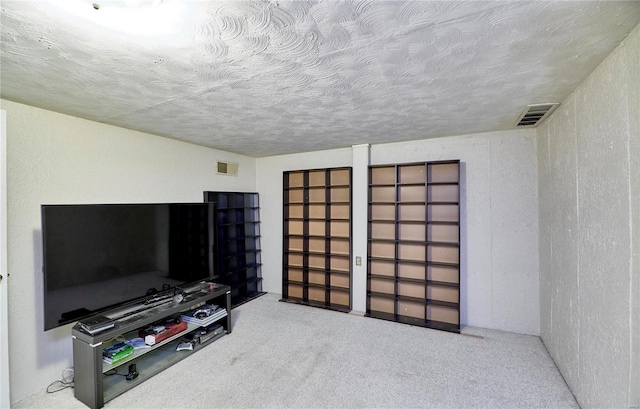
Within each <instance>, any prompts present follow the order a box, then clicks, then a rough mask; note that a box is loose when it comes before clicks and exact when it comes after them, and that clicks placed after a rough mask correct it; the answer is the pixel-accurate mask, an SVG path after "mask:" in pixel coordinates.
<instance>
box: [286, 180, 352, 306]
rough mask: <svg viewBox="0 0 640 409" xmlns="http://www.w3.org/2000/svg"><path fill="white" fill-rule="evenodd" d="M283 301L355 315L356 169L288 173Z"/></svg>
mask: <svg viewBox="0 0 640 409" xmlns="http://www.w3.org/2000/svg"><path fill="white" fill-rule="evenodd" d="M283 186H284V198H283V199H284V202H283V203H284V226H283V227H284V228H283V231H284V240H283V282H282V301H288V302H295V303H300V304H305V305H310V306H316V307H322V308H328V309H333V310H337V311H343V312H346V311H350V310H351V263H350V260H351V168H331V169H314V170H300V171H290V172H284V185H283Z"/></svg>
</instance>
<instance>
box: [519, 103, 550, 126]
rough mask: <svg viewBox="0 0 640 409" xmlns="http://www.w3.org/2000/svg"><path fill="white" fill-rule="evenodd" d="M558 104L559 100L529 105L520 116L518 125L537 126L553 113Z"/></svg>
mask: <svg viewBox="0 0 640 409" xmlns="http://www.w3.org/2000/svg"><path fill="white" fill-rule="evenodd" d="M558 105H560V104H559V103H557V102H554V103H550V104H533V105H527V106H526V107H525V108H524V111H522V113H521V114H520V116H519V117H518V120H517V121H516V126H536V125H538V124H539V123H540V122H541V121H542V120H543V119H545V118H546V117H548V116H549V115H551V113H552V112H553V111H555V109H556V108H557V107H558Z"/></svg>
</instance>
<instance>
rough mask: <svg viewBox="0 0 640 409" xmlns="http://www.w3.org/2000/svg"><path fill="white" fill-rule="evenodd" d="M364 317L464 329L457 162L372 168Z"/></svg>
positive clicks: (440, 327)
mask: <svg viewBox="0 0 640 409" xmlns="http://www.w3.org/2000/svg"><path fill="white" fill-rule="evenodd" d="M368 253H369V258H368V271H367V316H370V317H374V318H381V319H386V320H391V321H397V322H403V323H407V324H412V325H419V326H424V327H429V328H436V329H442V330H446V331H452V332H459V331H460V163H459V161H457V160H455V161H439V162H425V163H412V164H401V165H383V166H371V167H370V168H369V252H368Z"/></svg>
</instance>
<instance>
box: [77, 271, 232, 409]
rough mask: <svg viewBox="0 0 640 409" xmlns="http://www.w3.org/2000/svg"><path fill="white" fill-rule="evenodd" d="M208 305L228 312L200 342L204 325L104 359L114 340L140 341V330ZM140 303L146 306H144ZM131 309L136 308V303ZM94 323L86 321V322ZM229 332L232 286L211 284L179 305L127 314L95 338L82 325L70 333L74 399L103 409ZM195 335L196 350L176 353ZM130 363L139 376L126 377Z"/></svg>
mask: <svg viewBox="0 0 640 409" xmlns="http://www.w3.org/2000/svg"><path fill="white" fill-rule="evenodd" d="M139 304H140V303H139ZM204 304H216V305H218V306H220V307H221V309H224V310H226V315H224V314H222V315H223V316H221V317H220V318H219V319H215V318H214V321H212V322H209V321H207V326H211V325H215V324H219V325H221V326H222V329H221V330H217V331H215V332H211V333H208V334H206V335H202V336H201V337H200V338H199V339H200V341H201V342H198V341H197V338H198V337H197V335H198V334H200V332H201V331H202V328H203V327H201V326H200V325H197V324H194V323H193V322H189V323H187V325H188V326H187V329H186V330H183V331H181V332H179V333H176V334H173V335H171V336H170V337H168V338H166V339H162V340H161V341H159V342H157V343H156V344H154V345H152V346H149V347H146V348H140V349H135V350H134V352H133V353H132V354H131V355H128V356H126V357H125V358H122V359H119V360H117V361H116V362H114V363H112V364H109V363H107V362H104V361H103V351H104V350H105V349H106V348H108V347H110V346H112V345H114V344H117V343H118V342H119V341H118V340H114V338H116V337H120V336H124V338H125V339H126V340H130V339H133V338H136V337H138V336H139V331H140V330H142V329H145V328H147V327H149V326H150V325H151V324H154V323H157V322H159V321H163V320H171V319H172V318H175V317H180V315H181V313H185V312H187V311H189V310H192V309H194V308H197V307H199V306H201V305H204ZM141 305H144V302H142V303H141ZM128 307H132V309H135V308H136V307H137V305H131V306H128ZM118 310H119V309H118V308H115V309H114V311H118ZM121 310H122V309H120V311H121ZM114 311H111V312H110V311H106V312H103V313H102V315H105V316H109V315H110V314H111V313H114ZM90 319H91V318H88V319H87V320H90ZM182 325H184V324H182ZM218 332H219V333H218ZM230 333H231V288H230V287H229V286H226V285H220V284H212V285H209V283H207V285H206V286H202V287H201V288H200V289H199V290H197V291H193V292H191V293H189V294H188V295H187V296H186V297H185V298H184V300H183V301H182V302H181V303H179V304H175V303H173V302H170V303H166V304H162V305H157V304H156V305H153V304H149V305H147V308H146V309H141V310H139V311H136V312H134V313H133V314H132V315H125V316H124V317H122V318H120V319H116V320H115V322H114V327H113V328H109V329H106V330H104V331H100V332H98V333H94V334H93V335H92V334H90V333H88V332H87V331H85V330H84V329H83V328H82V326H81V323H80V322H78V323H76V324H75V325H74V326H73V329H72V331H71V334H72V338H73V364H74V395H75V397H76V399H78V400H80V401H81V402H82V403H84V404H85V405H87V406H89V407H90V408H92V409H98V408H101V407H102V406H104V403H105V402H108V401H110V400H112V399H114V398H115V397H117V396H119V395H121V394H122V393H124V392H126V391H128V390H129V389H131V388H133V387H135V386H137V385H138V384H140V383H141V382H144V381H145V380H147V379H149V378H151V377H152V376H153V375H155V374H157V373H159V372H162V371H163V370H165V369H167V368H169V367H170V366H171V365H173V364H175V363H177V362H179V361H181V360H182V359H184V358H186V357H187V356H189V355H191V354H192V353H194V352H197V351H199V350H200V349H202V348H203V347H205V346H207V345H210V344H211V343H212V342H214V341H216V340H217V339H219V338H220V337H222V336H224V335H225V334H230ZM194 336H195V337H196V342H193V349H192V350H191V349H181V350H179V351H177V350H176V349H177V347H178V344H180V343H181V342H182V341H184V340H185V339H188V338H190V337H194ZM132 364H135V368H136V370H137V373H138V375H136V376H134V377H132V376H126V375H127V374H128V368H129V367H130V366H131V365H132ZM116 374H117V375H116ZM109 375H112V376H109ZM118 375H125V376H118ZM129 375H130V374H129ZM130 378H133V379H130Z"/></svg>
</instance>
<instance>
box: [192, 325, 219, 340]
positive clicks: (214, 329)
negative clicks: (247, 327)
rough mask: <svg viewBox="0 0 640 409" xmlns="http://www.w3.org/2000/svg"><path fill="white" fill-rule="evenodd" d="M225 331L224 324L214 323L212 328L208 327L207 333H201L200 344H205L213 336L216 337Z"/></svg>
mask: <svg viewBox="0 0 640 409" xmlns="http://www.w3.org/2000/svg"><path fill="white" fill-rule="evenodd" d="M223 332H224V328H223V327H222V325H214V326H213V327H211V328H207V332H206V333H204V334H201V335H200V337H199V339H198V342H199V343H200V344H204V343H205V342H207V341H209V340H210V339H211V338H213V337H216V336H218V335H220V334H222V333H223Z"/></svg>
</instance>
